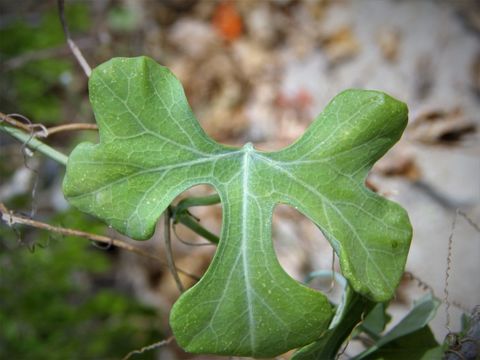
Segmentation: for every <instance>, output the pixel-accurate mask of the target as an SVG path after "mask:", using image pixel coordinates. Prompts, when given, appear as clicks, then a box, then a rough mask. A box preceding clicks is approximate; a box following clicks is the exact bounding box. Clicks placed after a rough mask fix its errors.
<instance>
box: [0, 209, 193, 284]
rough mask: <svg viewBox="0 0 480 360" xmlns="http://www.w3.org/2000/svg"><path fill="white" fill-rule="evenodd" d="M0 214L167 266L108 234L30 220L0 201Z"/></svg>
mask: <svg viewBox="0 0 480 360" xmlns="http://www.w3.org/2000/svg"><path fill="white" fill-rule="evenodd" d="M0 214H1V219H2V220H3V221H4V222H5V223H6V224H7V225H8V226H10V227H11V226H13V225H14V224H23V225H27V226H31V227H34V228H37V229H42V230H47V231H51V232H53V233H57V234H62V235H66V236H75V237H81V238H85V239H89V240H93V241H97V242H100V243H104V244H107V245H113V246H116V247H119V248H121V249H124V250H127V251H130V252H133V253H135V254H137V255H141V256H144V257H147V258H149V259H152V260H156V261H158V262H160V264H161V265H162V266H167V264H165V262H164V260H163V259H162V258H161V257H159V256H157V255H155V254H153V253H151V252H148V251H145V250H142V249H140V248H138V247H137V246H133V245H130V244H128V243H127V242H125V241H123V240H119V239H115V238H111V237H108V236H103V235H98V234H92V233H88V232H85V231H80V230H75V229H68V228H63V227H58V226H53V225H50V224H47V223H44V222H40V221H37V220H32V219H29V218H26V217H24V216H21V215H17V214H14V213H13V212H12V211H10V210H9V209H7V207H6V206H5V205H4V204H3V203H0ZM175 270H176V271H178V272H179V273H182V274H184V275H186V276H188V277H190V278H192V279H194V280H199V278H198V276H196V275H193V274H190V273H189V272H187V271H185V270H182V269H179V268H175Z"/></svg>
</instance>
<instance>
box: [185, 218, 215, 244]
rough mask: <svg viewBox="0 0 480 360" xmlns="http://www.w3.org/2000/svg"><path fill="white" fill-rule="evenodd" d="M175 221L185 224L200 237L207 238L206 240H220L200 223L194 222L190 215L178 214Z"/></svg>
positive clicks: (213, 241)
mask: <svg viewBox="0 0 480 360" xmlns="http://www.w3.org/2000/svg"><path fill="white" fill-rule="evenodd" d="M176 221H177V222H179V223H181V224H183V225H185V226H186V227H188V228H189V229H190V230H192V231H194V232H195V233H197V234H198V235H200V236H201V237H203V238H205V239H207V240H208V241H210V242H212V243H214V244H218V242H219V241H220V239H219V237H218V236H217V235H215V234H213V233H211V232H210V231H208V230H207V229H205V228H204V227H203V226H202V225H200V224H199V223H198V222H196V221H195V220H194V219H193V218H192V217H191V216H190V215H188V214H186V213H184V214H180V215H179V216H178V217H177V218H176Z"/></svg>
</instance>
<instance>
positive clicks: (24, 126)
mask: <svg viewBox="0 0 480 360" xmlns="http://www.w3.org/2000/svg"><path fill="white" fill-rule="evenodd" d="M0 118H1V119H0V122H3V121H5V122H6V123H7V124H9V125H12V126H13V127H16V128H18V129H22V130H25V131H26V132H28V133H30V132H32V125H31V124H24V123H23V122H21V121H18V120H16V119H14V118H13V117H11V116H9V115H6V114H4V113H2V112H0Z"/></svg>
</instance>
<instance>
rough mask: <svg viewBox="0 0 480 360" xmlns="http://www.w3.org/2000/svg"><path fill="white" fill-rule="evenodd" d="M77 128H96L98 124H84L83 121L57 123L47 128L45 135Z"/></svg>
mask: <svg viewBox="0 0 480 360" xmlns="http://www.w3.org/2000/svg"><path fill="white" fill-rule="evenodd" d="M77 130H98V126H97V125H96V124H84V123H73V124H65V125H58V126H53V127H50V128H47V136H50V135H52V134H56V133H59V132H62V131H77Z"/></svg>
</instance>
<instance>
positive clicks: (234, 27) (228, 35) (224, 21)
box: [212, 1, 243, 41]
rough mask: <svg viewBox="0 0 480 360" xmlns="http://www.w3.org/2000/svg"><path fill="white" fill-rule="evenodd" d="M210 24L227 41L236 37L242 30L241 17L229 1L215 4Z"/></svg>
mask: <svg viewBox="0 0 480 360" xmlns="http://www.w3.org/2000/svg"><path fill="white" fill-rule="evenodd" d="M212 25H213V26H214V27H215V28H216V29H217V30H218V32H219V33H220V34H221V35H222V37H223V38H224V39H225V40H228V41H233V40H235V39H237V38H238V37H239V36H240V35H242V32H243V22H242V18H241V16H240V14H239V13H238V11H237V9H236V7H235V5H234V4H233V3H232V2H230V1H227V2H221V3H220V4H218V5H217V7H216V8H215V11H214V13H213V18H212Z"/></svg>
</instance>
